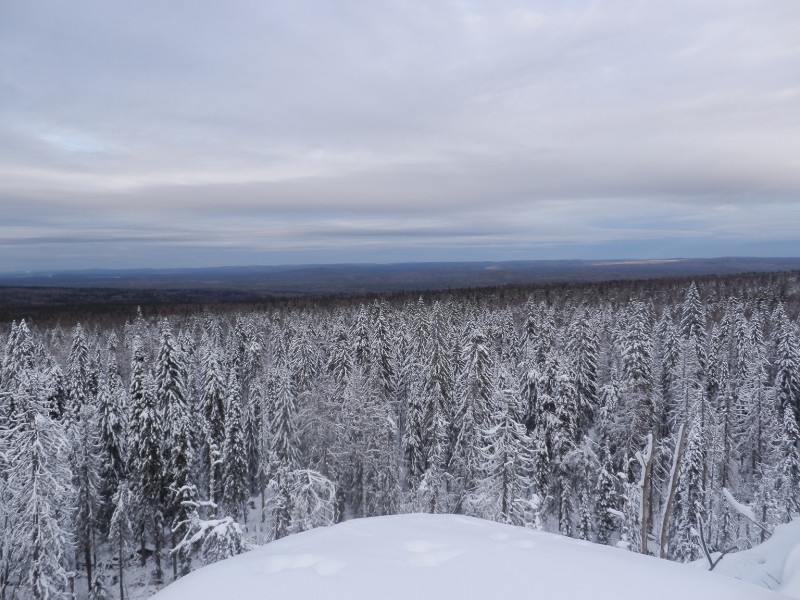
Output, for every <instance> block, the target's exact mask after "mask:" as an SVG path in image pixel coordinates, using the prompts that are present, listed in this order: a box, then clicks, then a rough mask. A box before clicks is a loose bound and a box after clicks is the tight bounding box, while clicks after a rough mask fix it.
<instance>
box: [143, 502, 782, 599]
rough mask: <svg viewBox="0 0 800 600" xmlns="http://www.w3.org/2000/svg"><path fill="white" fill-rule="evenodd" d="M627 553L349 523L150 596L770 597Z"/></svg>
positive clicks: (398, 520) (446, 520)
mask: <svg viewBox="0 0 800 600" xmlns="http://www.w3.org/2000/svg"><path fill="white" fill-rule="evenodd" d="M781 597H782V596H781V595H779V594H777V593H776V592H770V591H768V590H765V589H762V588H758V587H756V586H754V585H752V584H749V583H746V582H742V581H736V580H734V579H730V578H728V577H725V576H722V575H717V574H715V573H708V572H706V571H701V570H699V569H697V568H692V567H690V566H686V565H680V564H675V563H669V562H667V561H663V560H658V559H655V558H650V557H646V556H642V555H638V554H633V553H630V552H627V551H624V550H618V549H615V548H609V547H606V546H597V545H594V544H590V543H588V542H580V541H576V540H572V539H569V538H565V537H561V536H558V535H553V534H547V533H540V532H535V531H530V530H527V529H523V528H519V527H511V526H508V525H500V524H497V523H492V522H489V521H482V520H479V519H473V518H469V517H462V516H445V515H400V516H393V517H380V518H372V519H356V520H353V521H347V522H345V523H342V524H340V525H336V526H333V527H326V528H320V529H315V530H312V531H307V532H305V533H301V534H298V535H293V536H290V537H287V538H284V539H282V540H279V541H277V542H273V543H271V544H268V545H266V546H263V547H261V548H259V549H257V550H253V551H251V552H248V553H246V554H242V555H240V556H237V557H234V558H232V559H228V560H226V561H222V562H219V563H216V564H213V565H210V566H208V567H205V568H203V569H200V570H198V571H195V572H194V573H192V574H190V575H188V576H187V577H184V578H182V579H180V580H178V581H177V582H175V583H173V584H171V585H169V586H168V587H167V588H165V589H164V590H162V591H161V592H160V593H158V594H157V595H156V596H155V598H156V599H157V600H222V599H226V600H227V599H230V600H262V599H263V600H267V599H269V600H273V599H284V598H285V599H291V600H304V599H308V600H319V599H322V598H324V599H326V600H339V599H341V600H394V599H397V600H400V599H402V600H427V599H436V600H441V599H442V598H458V599H459V600H462V599H469V598H476V599H477V598H480V599H484V598H539V599H542V600H549V599H566V600H570V599H584V598H587V599H591V600H611V599H613V600H627V599H630V600H634V599H635V600H641V599H642V598H647V599H648V600H684V599H689V598H702V599H703V600H714V599H720V600H722V599H725V600H745V599H747V600H759V599H764V600H769V599H771V600H778V599H779V598H781Z"/></svg>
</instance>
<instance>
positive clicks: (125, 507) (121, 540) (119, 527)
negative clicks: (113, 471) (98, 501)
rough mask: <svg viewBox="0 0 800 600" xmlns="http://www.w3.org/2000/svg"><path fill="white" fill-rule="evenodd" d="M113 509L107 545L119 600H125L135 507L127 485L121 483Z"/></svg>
mask: <svg viewBox="0 0 800 600" xmlns="http://www.w3.org/2000/svg"><path fill="white" fill-rule="evenodd" d="M111 503H112V506H113V507H114V510H113V512H112V513H111V520H110V522H109V525H108V544H109V548H110V549H111V551H112V552H114V553H115V554H116V558H117V584H118V585H119V600H125V568H126V567H127V566H128V565H127V555H128V554H129V552H130V550H131V549H132V548H133V540H134V523H133V521H132V520H131V516H132V513H133V511H134V510H135V507H136V501H135V499H134V498H133V494H132V493H131V490H130V488H129V487H128V483H127V482H126V481H121V482H120V484H119V487H117V490H116V492H115V493H114V497H113V498H112V500H111Z"/></svg>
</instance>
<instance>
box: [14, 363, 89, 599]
mask: <svg viewBox="0 0 800 600" xmlns="http://www.w3.org/2000/svg"><path fill="white" fill-rule="evenodd" d="M17 375H18V382H19V386H18V388H17V390H16V394H15V396H16V397H15V404H16V406H17V409H18V417H19V418H18V420H17V421H16V423H15V425H14V427H13V428H12V429H11V430H10V431H8V432H7V434H8V435H9V437H10V443H9V444H8V449H7V461H8V470H7V477H8V480H7V489H8V490H9V496H8V498H7V501H8V505H7V507H6V516H10V517H11V519H10V523H9V525H10V526H9V527H8V528H7V529H6V533H5V535H6V536H9V537H10V538H11V539H12V540H14V544H13V546H12V547H11V548H9V550H10V551H11V552H12V553H13V556H11V557H9V558H10V561H9V562H10V566H11V569H12V573H13V575H14V578H15V579H16V580H17V581H18V585H19V587H20V590H21V594H20V595H21V596H26V597H29V598H35V599H37V600H38V599H39V598H42V599H46V600H47V599H59V598H63V599H65V600H66V599H67V598H69V597H70V594H69V590H68V586H67V579H68V557H69V555H70V552H71V544H72V539H71V536H70V529H71V524H70V522H69V520H68V515H69V514H70V510H69V509H70V507H71V506H72V498H73V488H72V485H71V483H70V470H69V465H68V452H69V442H68V439H67V436H66V432H65V431H64V430H63V428H62V427H61V425H60V424H59V423H57V422H55V421H53V420H52V419H51V418H50V416H49V413H48V411H47V410H46V409H45V402H46V399H47V395H48V393H49V391H48V390H47V389H46V388H45V387H44V382H43V380H42V377H41V374H40V373H37V372H36V371H35V370H34V369H26V370H25V371H23V372H22V373H18V374H17Z"/></svg>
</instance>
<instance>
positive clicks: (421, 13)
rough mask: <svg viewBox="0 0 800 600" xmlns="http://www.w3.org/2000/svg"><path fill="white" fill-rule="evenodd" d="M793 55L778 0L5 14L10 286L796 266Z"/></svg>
mask: <svg viewBox="0 0 800 600" xmlns="http://www.w3.org/2000/svg"><path fill="white" fill-rule="evenodd" d="M798 40H800V9H798V7H797V6H796V4H795V3H792V2H786V1H779V0H767V1H765V2H759V3H751V2H744V1H741V2H740V1H733V2H730V1H724V2H723V1H722V0H719V1H717V0H703V1H701V2H688V1H686V2H684V1H678V2H669V3H660V4H658V3H644V4H642V3H640V2H632V1H624V0H612V1H610V2H604V3H602V5H600V4H597V3H591V2H586V1H580V2H579V1H567V2H523V3H519V2H513V3H512V2H493V3H491V5H489V4H486V5H481V4H477V3H474V4H473V3H463V2H416V3H415V2H393V1H389V0H380V1H378V2H370V3H363V2H355V1H354V0H353V1H343V2H336V3H324V2H317V1H310V0H309V1H300V2H292V3H278V2H266V3H265V2H257V1H255V0H252V1H248V0H238V1H236V2H229V3H224V4H220V3H213V2H205V1H202V2H196V1H195V2H188V1H185V2H169V3H160V2H155V1H146V2H135V3H134V2H120V3H108V2H102V1H101V0H78V1H76V2H73V3H68V4H65V3H62V2H58V1H56V0H52V1H42V2H23V1H22V0H10V1H9V2H5V3H3V4H2V5H0V210H2V213H3V218H2V221H1V222H0V247H3V248H4V251H3V252H2V254H0V269H3V270H9V269H15V268H37V267H41V268H50V267H51V266H52V265H56V263H58V264H57V266H71V267H82V266H86V267H90V266H95V264H97V263H100V262H102V263H103V264H104V265H105V266H109V265H108V263H109V261H113V260H117V261H118V264H119V266H136V265H153V264H160V263H163V265H164V266H173V265H175V266H179V265H187V264H205V263H204V261H212V262H214V264H220V263H219V261H225V260H231V261H235V262H247V263H259V262H268V263H281V262H296V261H306V260H311V261H314V262H320V261H324V260H326V259H328V258H332V259H341V260H372V259H373V257H374V256H375V249H376V248H378V249H380V257H382V258H383V259H385V260H405V259H406V258H411V257H413V258H414V259H415V260H419V259H426V258H428V259H430V260H438V259H443V258H447V259H457V258H465V259H480V258H484V257H486V258H495V259H497V258H503V257H505V256H508V257H510V258H526V257H529V258H537V257H539V256H543V257H544V256H546V257H550V258H552V257H579V256H600V254H598V253H605V254H604V255H605V256H620V255H621V254H619V253H620V252H624V253H628V255H641V256H651V255H652V252H654V251H655V249H658V251H659V252H661V253H666V254H667V255H672V256H675V255H685V251H686V250H687V249H688V250H691V251H692V252H694V253H697V254H703V255H722V254H737V253H760V254H769V253H773V252H775V251H776V249H783V248H791V247H792V246H791V242H792V241H794V240H797V239H800V227H799V226H798V221H800V201H798V198H799V197H800V196H799V195H798V194H800V169H799V168H798V165H800V117H799V116H798V115H800V69H798V67H797V65H798V64H800V41H798ZM687 240H692V242H691V243H692V245H687V244H688V242H687ZM165 248H171V249H175V248H191V251H188V250H187V251H186V252H183V253H182V252H178V251H176V252H171V253H167V254H164V253H163V250H164V249H165ZM220 249H226V252H220ZM783 251H785V250H783ZM504 253H505V254H504ZM794 253H795V254H796V251H794ZM165 261H166V262H165ZM222 264H224V263H222ZM111 266H113V265H111Z"/></svg>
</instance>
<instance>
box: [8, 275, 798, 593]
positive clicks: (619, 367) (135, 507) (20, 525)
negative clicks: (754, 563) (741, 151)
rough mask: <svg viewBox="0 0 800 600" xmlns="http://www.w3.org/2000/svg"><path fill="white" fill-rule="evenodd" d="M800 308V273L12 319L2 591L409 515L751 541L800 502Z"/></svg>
mask: <svg viewBox="0 0 800 600" xmlns="http://www.w3.org/2000/svg"><path fill="white" fill-rule="evenodd" d="M125 311H128V313H127V315H125V314H123V313H124V312H125ZM799 313H800V274H799V273H798V272H789V273H772V274H749V275H739V276H726V277H705V278H698V279H697V280H696V282H693V281H690V280H649V281H632V282H614V283H575V284H560V285H543V286H517V287H509V288H493V289H486V290H481V289H472V290H453V291H447V292H438V293H434V292H427V293H425V294H424V296H422V297H420V296H419V295H411V294H397V295H387V296H372V297H364V296H362V297H356V298H353V297H337V298H327V299H318V300H313V299H302V300H292V299H284V300H281V301H274V302H268V303H257V304H256V303H251V304H240V305H223V304H219V305H213V306H209V307H207V308H205V309H200V308H195V307H188V306H183V307H151V308H149V309H146V310H144V311H139V312H138V313H136V312H135V311H131V310H128V309H122V308H116V309H113V310H111V309H104V310H103V311H102V312H99V313H97V314H92V313H91V312H90V310H89V309H87V308H86V307H84V308H82V309H81V312H76V311H74V310H73V311H71V312H67V313H64V315H66V316H65V317H63V318H62V319H60V320H59V315H58V313H53V312H50V313H48V314H47V315H44V314H43V315H42V317H43V318H42V319H41V321H35V320H34V321H31V320H15V321H13V322H5V323H0V343H1V344H2V347H3V348H4V349H3V355H2V368H1V369H0V521H1V522H2V524H3V525H2V527H3V532H4V535H3V536H2V537H0V599H1V600H7V599H11V598H69V597H71V596H70V593H71V590H73V589H74V585H75V579H76V578H79V579H82V580H85V583H84V585H83V586H82V587H83V589H86V588H88V589H89V591H90V597H91V598H95V599H99V598H104V597H108V596H109V595H110V592H109V589H110V588H112V587H116V586H118V587H119V590H120V591H119V593H118V595H124V591H123V590H124V586H123V581H124V578H125V576H126V570H128V569H130V568H132V567H133V566H136V567H137V568H140V569H141V568H142V567H145V568H147V569H149V570H151V572H152V579H153V580H154V581H167V580H170V579H173V578H177V577H180V576H181V575H183V574H186V573H188V572H190V571H191V570H192V569H194V568H197V567H199V566H201V565H202V564H207V563H209V562H213V561H215V560H219V559H221V558H225V557H227V556H231V555H233V554H237V553H239V552H241V551H243V550H245V549H246V548H247V547H248V542H247V541H246V539H253V538H252V535H251V536H250V537H249V538H248V534H253V533H256V534H257V539H258V540H260V541H262V542H267V541H270V540H273V539H276V538H280V537H283V536H286V535H288V534H290V533H294V532H299V531H303V530H306V529H309V528H312V527H316V526H323V525H328V524H331V523H334V522H337V521H340V520H343V519H350V518H356V517H366V516H374V515H386V514H395V513H403V512H432V513H459V514H467V515H473V516H477V517H482V518H486V519H491V520H495V521H500V522H503V523H510V524H515V525H521V526H525V527H531V528H536V529H542V530H546V531H554V532H560V533H562V534H563V535H567V536H572V537H577V538H581V539H585V540H591V541H595V542H599V543H602V544H612V545H622V546H624V547H627V548H629V549H630V550H631V551H634V552H644V553H649V554H653V555H656V556H661V557H664V558H669V559H672V560H677V561H691V560H695V559H698V558H701V557H703V556H704V555H705V553H706V551H708V553H709V554H712V553H713V552H726V551H730V550H732V549H744V548H747V547H750V546H752V545H754V544H756V543H758V542H760V541H762V540H763V539H765V538H766V537H768V536H769V535H770V533H771V532H772V531H773V529H774V528H775V526H777V525H778V524H780V523H784V522H786V521H788V520H790V519H791V518H792V517H794V516H798V515H800V448H799V446H798V443H799V441H800V346H798V339H800V338H799V337H798V335H800V332H798V314H799ZM77 319H80V322H79V323H78V322H76V320H77ZM715 556H718V555H715Z"/></svg>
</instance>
